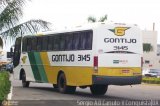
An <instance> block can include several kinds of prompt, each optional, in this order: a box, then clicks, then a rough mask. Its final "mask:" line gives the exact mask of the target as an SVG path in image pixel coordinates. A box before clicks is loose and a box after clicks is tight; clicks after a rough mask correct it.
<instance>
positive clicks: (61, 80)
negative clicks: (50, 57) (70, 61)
mask: <svg viewBox="0 0 160 106" xmlns="http://www.w3.org/2000/svg"><path fill="white" fill-rule="evenodd" d="M58 90H59V92H61V93H68V94H73V93H75V91H76V87H75V86H67V83H66V77H65V74H64V73H61V74H60V75H59V77H58Z"/></svg>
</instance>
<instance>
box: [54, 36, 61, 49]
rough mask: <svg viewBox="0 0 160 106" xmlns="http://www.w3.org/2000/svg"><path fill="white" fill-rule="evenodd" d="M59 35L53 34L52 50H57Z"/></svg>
mask: <svg viewBox="0 0 160 106" xmlns="http://www.w3.org/2000/svg"><path fill="white" fill-rule="evenodd" d="M59 37H60V36H58V35H56V36H54V44H53V50H59V44H60V38H59Z"/></svg>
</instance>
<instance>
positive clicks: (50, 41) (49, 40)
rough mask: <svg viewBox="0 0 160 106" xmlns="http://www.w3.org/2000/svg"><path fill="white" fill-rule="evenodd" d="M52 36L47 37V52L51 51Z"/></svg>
mask: <svg viewBox="0 0 160 106" xmlns="http://www.w3.org/2000/svg"><path fill="white" fill-rule="evenodd" d="M53 43H54V36H49V37H48V50H53Z"/></svg>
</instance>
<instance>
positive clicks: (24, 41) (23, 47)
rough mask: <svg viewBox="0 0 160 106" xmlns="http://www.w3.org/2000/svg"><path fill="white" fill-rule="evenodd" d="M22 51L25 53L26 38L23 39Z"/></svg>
mask: <svg viewBox="0 0 160 106" xmlns="http://www.w3.org/2000/svg"><path fill="white" fill-rule="evenodd" d="M22 51H23V52H26V51H27V38H25V37H24V38H23V46H22Z"/></svg>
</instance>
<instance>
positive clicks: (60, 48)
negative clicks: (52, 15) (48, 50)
mask: <svg viewBox="0 0 160 106" xmlns="http://www.w3.org/2000/svg"><path fill="white" fill-rule="evenodd" d="M65 38H66V37H65V35H64V34H62V35H60V46H59V50H60V51H64V50H65Z"/></svg>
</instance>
